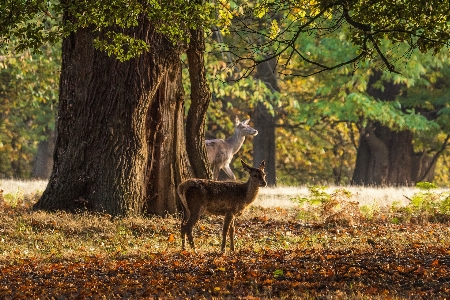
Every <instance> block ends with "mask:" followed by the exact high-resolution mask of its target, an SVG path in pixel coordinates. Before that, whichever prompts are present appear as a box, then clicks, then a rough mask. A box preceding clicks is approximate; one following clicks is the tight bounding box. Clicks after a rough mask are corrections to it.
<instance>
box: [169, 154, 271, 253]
mask: <svg viewBox="0 0 450 300" xmlns="http://www.w3.org/2000/svg"><path fill="white" fill-rule="evenodd" d="M241 164H242V167H243V168H244V170H245V171H247V172H248V173H249V175H250V177H249V179H248V180H247V182H239V181H215V180H209V179H188V180H186V181H184V182H183V183H181V184H180V185H179V186H178V188H177V192H178V195H179V196H180V200H181V204H182V206H183V211H184V214H183V220H182V223H181V247H182V249H183V250H185V249H186V235H187V237H188V240H189V245H190V247H191V248H192V249H193V250H194V251H195V245H194V238H193V236H192V229H193V228H194V226H195V225H196V224H197V222H198V220H199V219H200V217H201V216H202V215H203V214H210V215H219V216H224V221H223V227H222V246H221V251H222V253H223V252H225V245H226V242H227V234H229V235H230V249H231V251H234V220H235V218H236V217H237V216H240V215H241V214H242V212H243V211H244V210H245V209H246V208H247V207H248V206H249V205H250V204H251V203H252V202H253V201H254V200H255V199H256V196H257V195H258V191H259V188H260V187H265V186H266V185H267V182H266V173H265V172H264V166H265V163H264V160H263V161H262V162H261V164H260V166H259V168H252V167H250V166H249V165H247V164H246V163H245V162H244V161H243V160H241Z"/></svg>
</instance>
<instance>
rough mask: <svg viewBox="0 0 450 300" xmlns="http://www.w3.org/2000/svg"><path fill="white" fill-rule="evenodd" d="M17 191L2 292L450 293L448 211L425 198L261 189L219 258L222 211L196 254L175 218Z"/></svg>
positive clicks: (2, 243)
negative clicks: (68, 208)
mask: <svg viewBox="0 0 450 300" xmlns="http://www.w3.org/2000/svg"><path fill="white" fill-rule="evenodd" d="M0 188H1V187H0ZM22 194H23V193H22ZM22 194H20V195H19V194H17V193H16V194H15V195H12V194H11V193H4V201H3V203H2V205H1V207H0V299H38V298H39V299H74V298H80V299H98V298H105V299H152V298H157V299H222V298H229V299H268V298H272V299H296V298H298V299H324V298H326V299H328V298H330V299H331V298H333V299H386V298H390V299H411V298H412V299H422V298H423V299H448V298H449V295H450V226H449V224H450V218H449V214H448V211H445V207H444V206H442V205H441V206H439V207H438V206H437V204H436V203H434V202H433V203H434V204H433V205H434V206H433V207H434V208H430V209H429V207H430V206H429V205H428V204H430V201H429V200H427V199H428V198H427V197H429V194H424V195H422V196H421V197H422V198H423V201H422V203H421V208H420V209H418V208H417V207H412V206H411V205H406V206H400V205H397V204H395V203H394V204H389V205H387V206H384V207H381V206H376V205H374V204H367V205H365V206H361V205H356V204H355V202H352V201H353V199H351V197H350V196H348V195H349V193H346V192H345V191H342V190H341V191H340V192H329V193H325V194H324V193H322V194H320V193H319V196H320V195H321V196H323V195H326V197H325V198H326V201H322V203H321V204H320V205H317V206H313V205H309V206H308V207H306V206H305V205H304V203H303V202H302V203H303V204H302V205H300V204H299V203H300V202H298V201H297V202H295V201H292V200H289V199H291V198H296V197H297V198H298V199H300V200H301V201H304V200H305V199H306V198H307V197H304V196H303V195H299V194H295V193H294V194H293V195H285V196H283V195H280V194H278V195H277V196H276V198H277V199H278V198H279V199H278V200H279V201H278V200H277V201H276V203H277V204H278V203H281V202H282V201H284V200H286V198H288V200H289V203H290V205H285V206H275V205H273V203H274V202H271V203H272V205H269V204H268V203H267V202H265V201H266V200H267V201H269V202H270V199H269V198H264V197H267V194H266V196H263V197H261V198H262V199H260V200H259V201H262V202H259V204H258V205H257V206H252V207H250V208H249V209H248V210H247V211H246V212H245V213H244V214H243V215H242V216H240V217H239V218H238V219H237V220H236V222H235V226H236V251H235V252H229V251H227V252H226V253H225V254H223V253H221V252H220V251H219V250H220V239H221V236H220V233H221V224H222V218H220V217H214V216H205V217H203V218H202V219H201V220H200V222H199V224H198V226H197V227H196V229H195V230H194V237H195V240H196V245H197V246H198V247H197V249H196V251H195V252H194V251H192V250H191V249H188V250H186V251H182V250H181V241H180V238H179V224H180V219H179V218H178V217H177V216H169V217H167V218H160V217H132V218H131V217H130V218H112V217H111V216H108V215H105V214H89V213H80V214H76V215H73V214H67V213H64V212H57V213H46V212H42V211H32V210H31V205H32V204H33V202H34V201H35V200H36V199H37V197H38V196H39V193H37V194H30V195H22ZM402 194H403V192H402ZM445 196H446V197H447V194H445ZM21 197H22V198H21ZM274 197H275V196H274ZM309 197H310V199H313V198H318V196H317V194H316V195H315V196H309ZM407 197H408V198H410V199H413V198H414V197H413V196H407ZM408 198H407V199H408ZM414 199H415V198H414ZM415 201H416V200H415ZM445 201H447V202H449V200H448V197H447V198H445V199H444V202H442V203H444V204H445V205H448V203H447V202H445ZM416 202H417V201H416ZM311 203H312V202H311ZM311 203H309V204H311ZM427 207H428V208H427ZM449 210H450V209H449ZM227 250H228V248H227Z"/></svg>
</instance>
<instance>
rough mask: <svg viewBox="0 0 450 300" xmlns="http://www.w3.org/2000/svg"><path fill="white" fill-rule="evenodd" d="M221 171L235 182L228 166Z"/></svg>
mask: <svg viewBox="0 0 450 300" xmlns="http://www.w3.org/2000/svg"><path fill="white" fill-rule="evenodd" d="M223 170H224V171H225V173H226V174H227V175H228V177H230V178H231V179H232V180H234V181H236V176H234V173H233V171H231V169H230V165H226V166H224V167H223Z"/></svg>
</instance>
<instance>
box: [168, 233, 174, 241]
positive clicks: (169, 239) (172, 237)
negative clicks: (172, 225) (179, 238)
mask: <svg viewBox="0 0 450 300" xmlns="http://www.w3.org/2000/svg"><path fill="white" fill-rule="evenodd" d="M167 241H168V242H169V243H173V241H175V236H174V235H173V233H171V234H170V235H169V237H168V238H167Z"/></svg>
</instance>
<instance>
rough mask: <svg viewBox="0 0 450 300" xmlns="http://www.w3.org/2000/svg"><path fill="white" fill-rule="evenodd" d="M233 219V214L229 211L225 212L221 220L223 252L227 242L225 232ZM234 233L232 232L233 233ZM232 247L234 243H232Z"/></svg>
mask: <svg viewBox="0 0 450 300" xmlns="http://www.w3.org/2000/svg"><path fill="white" fill-rule="evenodd" d="M232 221H233V215H232V214H231V213H227V214H226V215H225V218H224V220H223V228H222V248H221V249H222V252H225V245H226V244H227V233H228V230H229V229H230V224H231V222H232ZM233 234H234V233H233ZM233 247H234V245H233Z"/></svg>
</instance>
